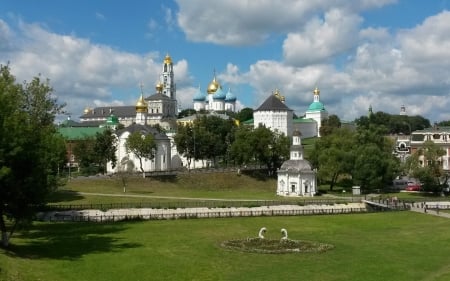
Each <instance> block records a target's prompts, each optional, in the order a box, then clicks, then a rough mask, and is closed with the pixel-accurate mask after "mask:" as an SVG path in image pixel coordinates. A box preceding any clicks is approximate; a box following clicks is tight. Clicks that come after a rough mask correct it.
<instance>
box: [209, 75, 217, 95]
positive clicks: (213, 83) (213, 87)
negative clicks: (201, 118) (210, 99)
mask: <svg viewBox="0 0 450 281" xmlns="http://www.w3.org/2000/svg"><path fill="white" fill-rule="evenodd" d="M219 88H220V84H219V82H217V80H216V76H215V75H214V79H213V80H212V81H211V83H209V85H208V89H207V90H206V91H207V92H208V94H214V93H215V92H216V91H217V89H219Z"/></svg>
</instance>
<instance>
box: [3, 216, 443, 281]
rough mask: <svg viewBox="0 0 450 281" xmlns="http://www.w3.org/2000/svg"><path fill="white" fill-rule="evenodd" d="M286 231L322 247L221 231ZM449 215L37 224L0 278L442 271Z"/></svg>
mask: <svg viewBox="0 0 450 281" xmlns="http://www.w3.org/2000/svg"><path fill="white" fill-rule="evenodd" d="M262 226H265V227H267V229H268V232H267V233H266V238H268V239H278V238H280V237H281V234H280V229H281V228H286V229H287V230H288V232H289V237H290V238H291V239H298V240H312V241H318V242H323V243H329V244H333V245H334V246H335V248H334V249H332V250H331V251H328V252H325V253H320V254H305V253H304V254H298V253H296V254H278V255H277V254H255V253H242V252H233V251H229V250H225V249H222V248H221V247H220V246H219V245H220V243H221V242H222V241H224V240H229V239H242V238H247V237H256V236H257V233H258V230H259V228H260V227H262ZM449 231H450V223H449V220H448V219H445V218H440V217H433V216H429V215H426V214H419V213H413V212H408V211H404V212H388V213H370V214H353V215H335V216H328V215H325V216H301V217H259V218H232V219H228V218H227V219H192V220H176V221H175V220H169V221H139V222H121V223H114V224H112V223H111V224H92V223H36V224H35V225H34V227H33V228H32V229H31V230H30V231H28V232H20V233H19V235H17V236H16V237H14V238H13V240H12V241H11V242H12V243H13V244H12V245H11V249H10V250H9V251H5V250H0V280H5V281H6V280H8V281H9V280H15V281H24V280H52V281H58V280H64V281H71V280H74V281H75V280H76V281H79V280H83V281H89V280H95V281H101V280H105V281H106V280H108V281H114V280H246V281H248V280H310V281H314V280H346V281H347V280H366V281H367V280H369V281H370V280H374V281H375V280H376V281H378V280H399V281H401V280H405V281H406V280H408V281H410V280H436V281H444V280H450V255H449V249H448V245H449V243H450V235H449Z"/></svg>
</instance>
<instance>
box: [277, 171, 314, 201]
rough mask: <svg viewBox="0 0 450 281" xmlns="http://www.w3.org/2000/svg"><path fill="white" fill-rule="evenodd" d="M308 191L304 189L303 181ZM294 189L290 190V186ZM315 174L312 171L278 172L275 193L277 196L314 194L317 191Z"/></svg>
mask: <svg viewBox="0 0 450 281" xmlns="http://www.w3.org/2000/svg"><path fill="white" fill-rule="evenodd" d="M307 182H308V183H309V184H308V191H307V192H306V191H305V183H307ZM293 185H294V186H295V187H294V191H293V190H292V186H293ZM316 188H317V187H316V175H315V173H314V172H309V173H308V172H307V173H292V172H279V173H278V177H277V195H279V196H314V195H315V194H316V193H317V189H316Z"/></svg>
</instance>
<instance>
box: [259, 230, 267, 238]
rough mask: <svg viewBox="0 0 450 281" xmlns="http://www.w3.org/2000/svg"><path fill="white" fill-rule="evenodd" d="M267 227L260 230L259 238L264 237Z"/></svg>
mask: <svg viewBox="0 0 450 281" xmlns="http://www.w3.org/2000/svg"><path fill="white" fill-rule="evenodd" d="M266 230H267V229H266V228H265V227H262V228H261V229H260V230H259V233H258V237H259V238H261V239H264V233H266Z"/></svg>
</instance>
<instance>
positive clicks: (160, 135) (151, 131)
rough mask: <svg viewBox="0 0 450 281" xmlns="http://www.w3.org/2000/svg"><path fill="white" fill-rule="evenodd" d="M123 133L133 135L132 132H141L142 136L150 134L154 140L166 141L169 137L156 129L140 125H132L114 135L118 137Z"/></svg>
mask: <svg viewBox="0 0 450 281" xmlns="http://www.w3.org/2000/svg"><path fill="white" fill-rule="evenodd" d="M125 132H129V133H131V134H132V133H134V132H141V133H143V134H144V135H148V134H151V135H153V137H154V138H155V140H168V139H169V137H167V135H166V134H165V133H164V132H159V131H158V130H157V129H156V128H154V127H151V126H147V125H141V124H132V125H130V126H128V127H125V128H123V129H121V130H118V131H116V133H115V134H116V135H118V136H120V135H122V134H123V133H125Z"/></svg>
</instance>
